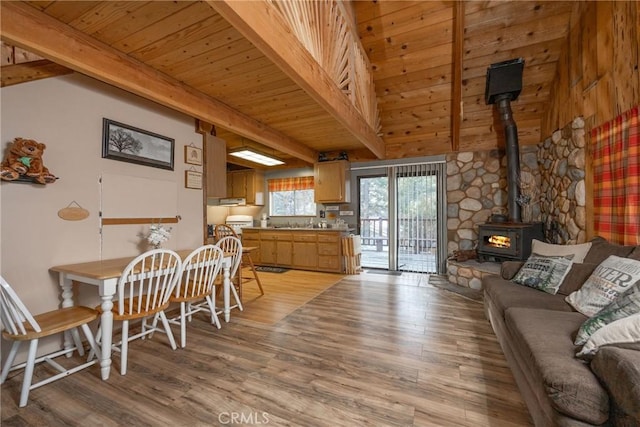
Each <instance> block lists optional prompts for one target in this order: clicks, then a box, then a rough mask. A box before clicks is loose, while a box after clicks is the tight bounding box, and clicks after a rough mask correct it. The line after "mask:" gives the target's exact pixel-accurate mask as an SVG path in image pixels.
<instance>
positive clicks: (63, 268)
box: [49, 249, 231, 380]
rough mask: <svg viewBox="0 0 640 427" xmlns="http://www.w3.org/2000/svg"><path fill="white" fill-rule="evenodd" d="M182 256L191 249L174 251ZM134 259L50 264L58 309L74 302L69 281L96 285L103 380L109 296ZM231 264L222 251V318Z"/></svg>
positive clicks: (108, 359)
mask: <svg viewBox="0 0 640 427" xmlns="http://www.w3.org/2000/svg"><path fill="white" fill-rule="evenodd" d="M176 252H177V253H178V255H180V257H181V258H182V259H185V258H186V257H187V255H189V254H190V253H191V252H192V251H191V250H188V249H185V250H180V251H176ZM134 258H135V256H131V257H123V258H114V259H106V260H99V261H88V262H82V263H77V264H67V265H56V266H54V267H51V268H50V269H49V270H50V271H55V272H57V273H58V280H59V284H60V287H61V288H62V308H66V307H72V306H74V305H75V302H74V301H73V288H72V287H73V283H74V282H79V283H86V284H88V285H93V286H96V287H97V288H98V294H99V295H100V299H101V300H102V302H101V305H100V306H101V308H102V314H101V317H100V322H101V327H102V342H101V346H102V347H101V355H100V370H101V375H102V379H103V380H107V379H108V378H109V372H110V370H111V344H112V335H113V313H112V311H111V310H112V308H113V297H114V295H115V294H116V291H117V287H118V281H119V279H120V276H121V275H122V272H123V271H124V269H125V268H126V267H127V265H129V263H130V262H131V261H132V260H133V259H134ZM230 267H231V254H225V257H224V262H223V265H222V271H223V281H222V283H223V286H222V289H223V299H224V320H225V322H228V321H229V318H230V311H231V309H230V289H231V288H230V287H231V280H230V277H229V272H230V271H229V270H230ZM64 347H65V348H71V347H73V342H72V340H71V337H70V336H69V335H68V334H66V335H65V342H64Z"/></svg>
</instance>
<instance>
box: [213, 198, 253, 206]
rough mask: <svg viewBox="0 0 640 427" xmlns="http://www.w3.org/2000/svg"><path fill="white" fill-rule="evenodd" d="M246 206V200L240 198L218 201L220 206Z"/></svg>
mask: <svg viewBox="0 0 640 427" xmlns="http://www.w3.org/2000/svg"><path fill="white" fill-rule="evenodd" d="M246 204H247V199H244V198H240V197H231V198H224V199H220V203H219V205H220V206H245V205H246Z"/></svg>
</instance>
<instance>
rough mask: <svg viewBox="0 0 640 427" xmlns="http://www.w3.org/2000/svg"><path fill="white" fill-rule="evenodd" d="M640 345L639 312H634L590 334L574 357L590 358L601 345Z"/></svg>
mask: <svg viewBox="0 0 640 427" xmlns="http://www.w3.org/2000/svg"><path fill="white" fill-rule="evenodd" d="M620 344H622V346H624V347H634V348H635V346H636V345H637V346H639V347H640V314H634V315H632V316H629V317H625V318H623V319H619V320H616V321H615V322H612V323H609V324H608V325H607V326H605V327H603V328H601V329H598V330H597V331H595V332H594V333H593V335H591V338H589V339H588V340H587V342H586V344H585V345H584V346H583V347H582V350H580V351H579V352H578V353H577V354H576V357H580V358H586V359H590V358H592V357H593V356H594V355H595V354H596V353H597V352H598V350H599V349H600V347H602V346H603V345H620Z"/></svg>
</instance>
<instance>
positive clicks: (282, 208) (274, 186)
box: [267, 176, 316, 216]
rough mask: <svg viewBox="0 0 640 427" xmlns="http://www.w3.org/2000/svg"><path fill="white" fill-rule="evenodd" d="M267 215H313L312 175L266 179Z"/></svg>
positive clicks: (314, 206)
mask: <svg viewBox="0 0 640 427" xmlns="http://www.w3.org/2000/svg"><path fill="white" fill-rule="evenodd" d="M267 186H268V189H269V216H315V215H316V204H315V202H314V192H313V177H312V176H300V177H292V178H278V179H269V180H267Z"/></svg>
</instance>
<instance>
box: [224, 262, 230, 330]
mask: <svg viewBox="0 0 640 427" xmlns="http://www.w3.org/2000/svg"><path fill="white" fill-rule="evenodd" d="M229 264H231V262H229V261H227V262H225V264H224V267H223V269H222V277H223V280H222V294H223V298H224V321H225V322H228V321H229V317H230V316H229V314H230V312H231V309H230V308H229V307H230V305H231V304H230V300H231V295H230V293H231V286H232V285H231V280H230V279H229V273H230V272H229V270H230V269H231V266H230V265H229Z"/></svg>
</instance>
